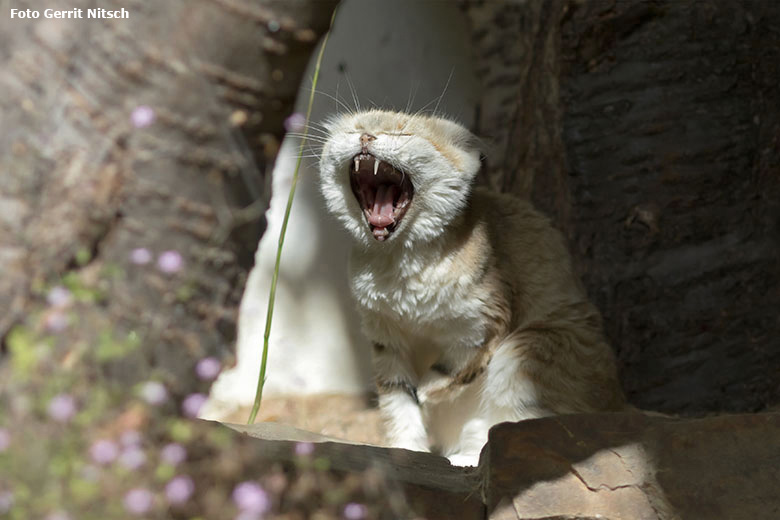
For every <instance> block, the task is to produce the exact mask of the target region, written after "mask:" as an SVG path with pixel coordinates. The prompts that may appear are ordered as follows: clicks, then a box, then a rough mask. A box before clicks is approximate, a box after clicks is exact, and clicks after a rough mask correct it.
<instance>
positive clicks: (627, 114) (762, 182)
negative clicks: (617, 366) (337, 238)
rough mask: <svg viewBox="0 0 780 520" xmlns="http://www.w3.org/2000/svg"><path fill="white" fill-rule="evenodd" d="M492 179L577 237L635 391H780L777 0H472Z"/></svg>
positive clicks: (729, 404) (659, 403)
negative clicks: (493, 149) (493, 147)
mask: <svg viewBox="0 0 780 520" xmlns="http://www.w3.org/2000/svg"><path fill="white" fill-rule="evenodd" d="M464 8H465V9H466V11H467V12H468V14H469V17H470V19H471V21H472V37H473V41H474V45H475V50H476V54H477V56H476V62H477V63H478V64H479V66H480V67H481V71H480V75H481V76H482V77H484V78H485V80H484V86H485V90H484V94H483V96H482V102H481V111H480V118H479V129H478V130H479V131H480V132H481V133H482V134H485V135H488V136H490V137H492V138H493V141H494V142H496V143H498V150H500V151H501V152H502V153H498V154H496V155H494V156H490V155H489V156H488V157H487V162H488V165H489V168H488V172H489V174H490V172H492V176H489V179H488V181H489V182H490V183H491V184H493V185H494V186H496V187H499V188H501V189H504V190H505V191H510V192H514V193H517V194H519V195H521V196H526V197H531V198H532V199H533V200H534V202H535V203H536V205H537V206H539V207H541V208H542V209H543V210H545V211H546V212H547V213H548V214H550V215H551V216H552V217H553V219H554V220H555V221H556V223H557V224H558V225H559V226H560V227H561V228H562V229H563V230H564V231H565V233H566V234H567V236H568V237H569V240H570V243H571V247H572V252H573V255H574V261H575V267H576V269H577V270H578V271H579V272H580V273H581V276H582V278H583V280H584V282H585V285H586V287H587V289H588V292H589V294H590V295H591V297H592V298H593V299H594V300H595V302H596V303H597V304H598V306H599V307H600V308H601V311H602V313H603V315H604V318H605V319H604V322H605V328H606V332H607V335H608V337H609V339H610V340H611V342H612V344H613V345H614V346H615V348H616V350H617V352H618V355H619V359H620V361H621V363H622V374H623V381H624V386H625V388H626V390H627V392H628V395H629V398H630V399H631V401H632V402H634V403H635V404H637V405H639V406H641V407H647V408H654V409H658V410H664V411H669V412H690V413H701V412H708V411H738V410H739V411H755V410H759V409H762V408H764V407H766V406H768V405H771V404H773V403H778V402H780V378H778V376H777V374H780V340H778V337H780V336H779V335H778V331H779V329H780V321H778V316H777V309H778V308H780V270H778V268H777V265H776V258H777V257H778V254H780V243H779V242H778V237H780V235H779V234H778V215H779V214H780V207H779V205H778V202H777V201H778V195H780V175H778V173H780V172H778V166H777V165H778V164H780V150H779V148H778V140H779V139H780V138H779V137H778V136H780V115H779V112H778V108H779V105H780V93H779V92H780V91H778V89H777V88H776V86H777V85H778V84H780V70H779V69H778V63H780V51H778V49H780V33H779V32H778V30H777V28H778V27H780V6H778V5H777V4H776V3H772V2H737V1H727V2H721V1H706V2H692V1H686V2H677V1H671V0H670V1H658V2H647V1H643V0H630V1H621V2H616V1H609V0H604V1H589V2H566V1H563V0H562V1H552V2H547V1H541V0H540V1H530V2H516V3H508V4H503V3H502V4H501V5H500V7H499V6H498V5H496V4H493V3H490V2H466V3H464Z"/></svg>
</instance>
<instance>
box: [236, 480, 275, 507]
mask: <svg viewBox="0 0 780 520" xmlns="http://www.w3.org/2000/svg"><path fill="white" fill-rule="evenodd" d="M233 502H235V504H236V506H237V507H238V508H239V509H240V510H241V511H244V512H247V513H255V514H257V515H260V514H263V513H265V512H267V511H268V510H269V509H270V508H271V500H270V499H269V498H268V493H266V491H265V489H263V488H262V486H260V484H258V483H257V482H251V481H246V482H242V483H240V484H238V485H237V486H236V487H235V488H234V489H233Z"/></svg>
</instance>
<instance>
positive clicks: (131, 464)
mask: <svg viewBox="0 0 780 520" xmlns="http://www.w3.org/2000/svg"><path fill="white" fill-rule="evenodd" d="M119 463H120V464H121V465H122V466H124V467H125V468H127V469H138V468H140V467H141V466H143V465H144V464H145V463H146V453H144V450H142V449H141V448H139V447H138V446H130V447H127V448H125V449H124V450H123V451H122V454H121V455H120V456H119Z"/></svg>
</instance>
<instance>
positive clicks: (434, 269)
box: [350, 248, 488, 351]
mask: <svg viewBox="0 0 780 520" xmlns="http://www.w3.org/2000/svg"><path fill="white" fill-rule="evenodd" d="M460 264H461V262H460V259H459V258H458V257H457V256H455V255H448V254H446V253H444V254H442V253H441V252H440V251H438V250H436V249H435V248H432V249H431V250H430V251H417V252H415V253H414V254H409V255H407V256H404V255H388V256H382V255H365V254H363V253H361V251H359V250H358V251H353V254H352V258H351V262H350V285H351V288H352V293H353V295H354V297H355V299H356V301H357V304H358V310H359V312H360V314H361V315H362V318H363V324H364V328H365V332H366V334H367V335H368V336H369V337H370V339H371V340H373V341H375V342H378V343H381V344H385V345H387V346H391V347H395V348H403V349H410V350H414V349H422V350H430V349H432V348H434V349H435V350H437V351H441V350H443V349H449V348H457V347H465V348H473V347H478V346H480V345H482V343H483V342H484V340H485V326H484V321H485V317H484V315H483V312H482V310H483V307H484V301H485V299H486V298H487V297H488V295H487V294H486V291H485V289H484V288H483V287H482V286H481V285H480V283H479V279H478V276H477V274H478V273H476V272H473V271H466V270H464V269H463V267H462V265H460Z"/></svg>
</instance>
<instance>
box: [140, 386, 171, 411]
mask: <svg viewBox="0 0 780 520" xmlns="http://www.w3.org/2000/svg"><path fill="white" fill-rule="evenodd" d="M139 393H140V394H141V398H142V399H143V400H144V401H146V402H147V403H149V404H152V405H155V406H156V405H161V404H163V403H164V402H165V401H167V400H168V391H167V390H166V389H165V385H163V384H162V383H160V382H159V381H147V382H146V383H144V384H143V385H141V389H140V392H139Z"/></svg>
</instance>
